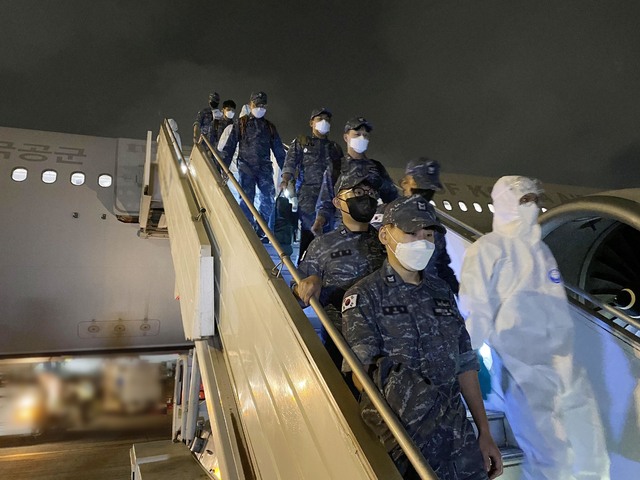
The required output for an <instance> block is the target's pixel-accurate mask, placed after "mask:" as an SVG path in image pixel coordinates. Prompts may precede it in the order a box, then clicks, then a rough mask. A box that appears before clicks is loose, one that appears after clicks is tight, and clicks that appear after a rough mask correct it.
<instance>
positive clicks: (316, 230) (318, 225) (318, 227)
mask: <svg viewBox="0 0 640 480" xmlns="http://www.w3.org/2000/svg"><path fill="white" fill-rule="evenodd" d="M325 223H327V222H326V220H325V219H324V217H316V219H315V221H314V222H313V225H312V226H311V233H313V234H314V235H315V236H316V237H317V236H319V235H322V228H323V227H324V224H325Z"/></svg>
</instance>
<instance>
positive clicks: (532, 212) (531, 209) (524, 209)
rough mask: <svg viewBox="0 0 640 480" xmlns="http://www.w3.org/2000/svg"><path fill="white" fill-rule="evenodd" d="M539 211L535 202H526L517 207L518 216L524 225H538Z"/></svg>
mask: <svg viewBox="0 0 640 480" xmlns="http://www.w3.org/2000/svg"><path fill="white" fill-rule="evenodd" d="M539 213H540V209H539V208H538V205H537V204H536V203H535V202H528V203H523V204H521V205H518V215H519V216H520V219H521V220H522V223H523V224H524V225H529V226H533V225H535V224H536V223H538V214H539Z"/></svg>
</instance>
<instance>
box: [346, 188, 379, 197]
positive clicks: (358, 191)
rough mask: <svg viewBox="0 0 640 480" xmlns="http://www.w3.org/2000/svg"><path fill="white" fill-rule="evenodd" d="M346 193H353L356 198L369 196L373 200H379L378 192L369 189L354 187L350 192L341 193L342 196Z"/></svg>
mask: <svg viewBox="0 0 640 480" xmlns="http://www.w3.org/2000/svg"><path fill="white" fill-rule="evenodd" d="M346 193H352V194H353V196H354V197H364V196H365V195H369V196H370V197H371V198H375V199H377V198H378V191H377V190H374V189H373V188H367V187H353V188H350V189H349V190H344V191H342V192H340V195H344V194H346Z"/></svg>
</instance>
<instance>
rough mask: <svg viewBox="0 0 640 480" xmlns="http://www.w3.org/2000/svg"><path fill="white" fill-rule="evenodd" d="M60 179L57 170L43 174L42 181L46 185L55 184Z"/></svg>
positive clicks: (46, 171)
mask: <svg viewBox="0 0 640 480" xmlns="http://www.w3.org/2000/svg"><path fill="white" fill-rule="evenodd" d="M57 178H58V172H56V171H55V170H45V171H44V172H42V181H43V182H44V183H53V182H55V181H56V179H57Z"/></svg>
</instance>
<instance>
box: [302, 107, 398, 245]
mask: <svg viewBox="0 0 640 480" xmlns="http://www.w3.org/2000/svg"><path fill="white" fill-rule="evenodd" d="M371 130H373V126H372V125H371V124H370V123H369V122H367V119H366V118H364V117H355V118H352V119H351V120H349V121H348V122H347V123H346V125H345V127H344V136H343V138H344V141H345V142H346V144H347V155H345V156H344V157H343V158H342V162H341V168H340V171H338V170H337V169H336V168H335V167H334V166H333V165H332V164H329V166H328V167H327V169H326V170H325V172H324V174H323V177H322V186H321V187H320V194H319V195H318V201H317V202H316V219H315V222H314V224H313V225H312V227H311V231H312V232H313V233H314V235H319V234H320V233H322V231H323V229H326V228H329V229H330V230H331V229H333V228H334V227H335V218H334V217H335V216H336V208H335V207H334V205H333V203H332V201H333V197H334V191H335V190H334V185H335V184H336V182H337V181H338V177H339V176H340V173H341V172H342V171H343V170H346V169H347V168H348V166H349V164H351V163H352V162H359V163H361V164H364V165H366V166H367V167H369V169H370V172H371V175H372V177H376V178H375V183H376V184H375V185H374V188H375V189H376V190H378V192H379V194H380V198H381V199H382V201H383V202H384V203H389V202H390V201H391V200H394V199H395V198H396V197H397V196H398V189H397V188H396V186H395V185H394V184H393V180H391V177H390V176H389V174H388V173H387V169H386V168H384V166H383V165H382V164H381V163H380V162H378V161H377V160H373V159H370V158H367V156H366V154H365V152H366V150H367V148H368V146H369V133H370V132H371Z"/></svg>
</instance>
